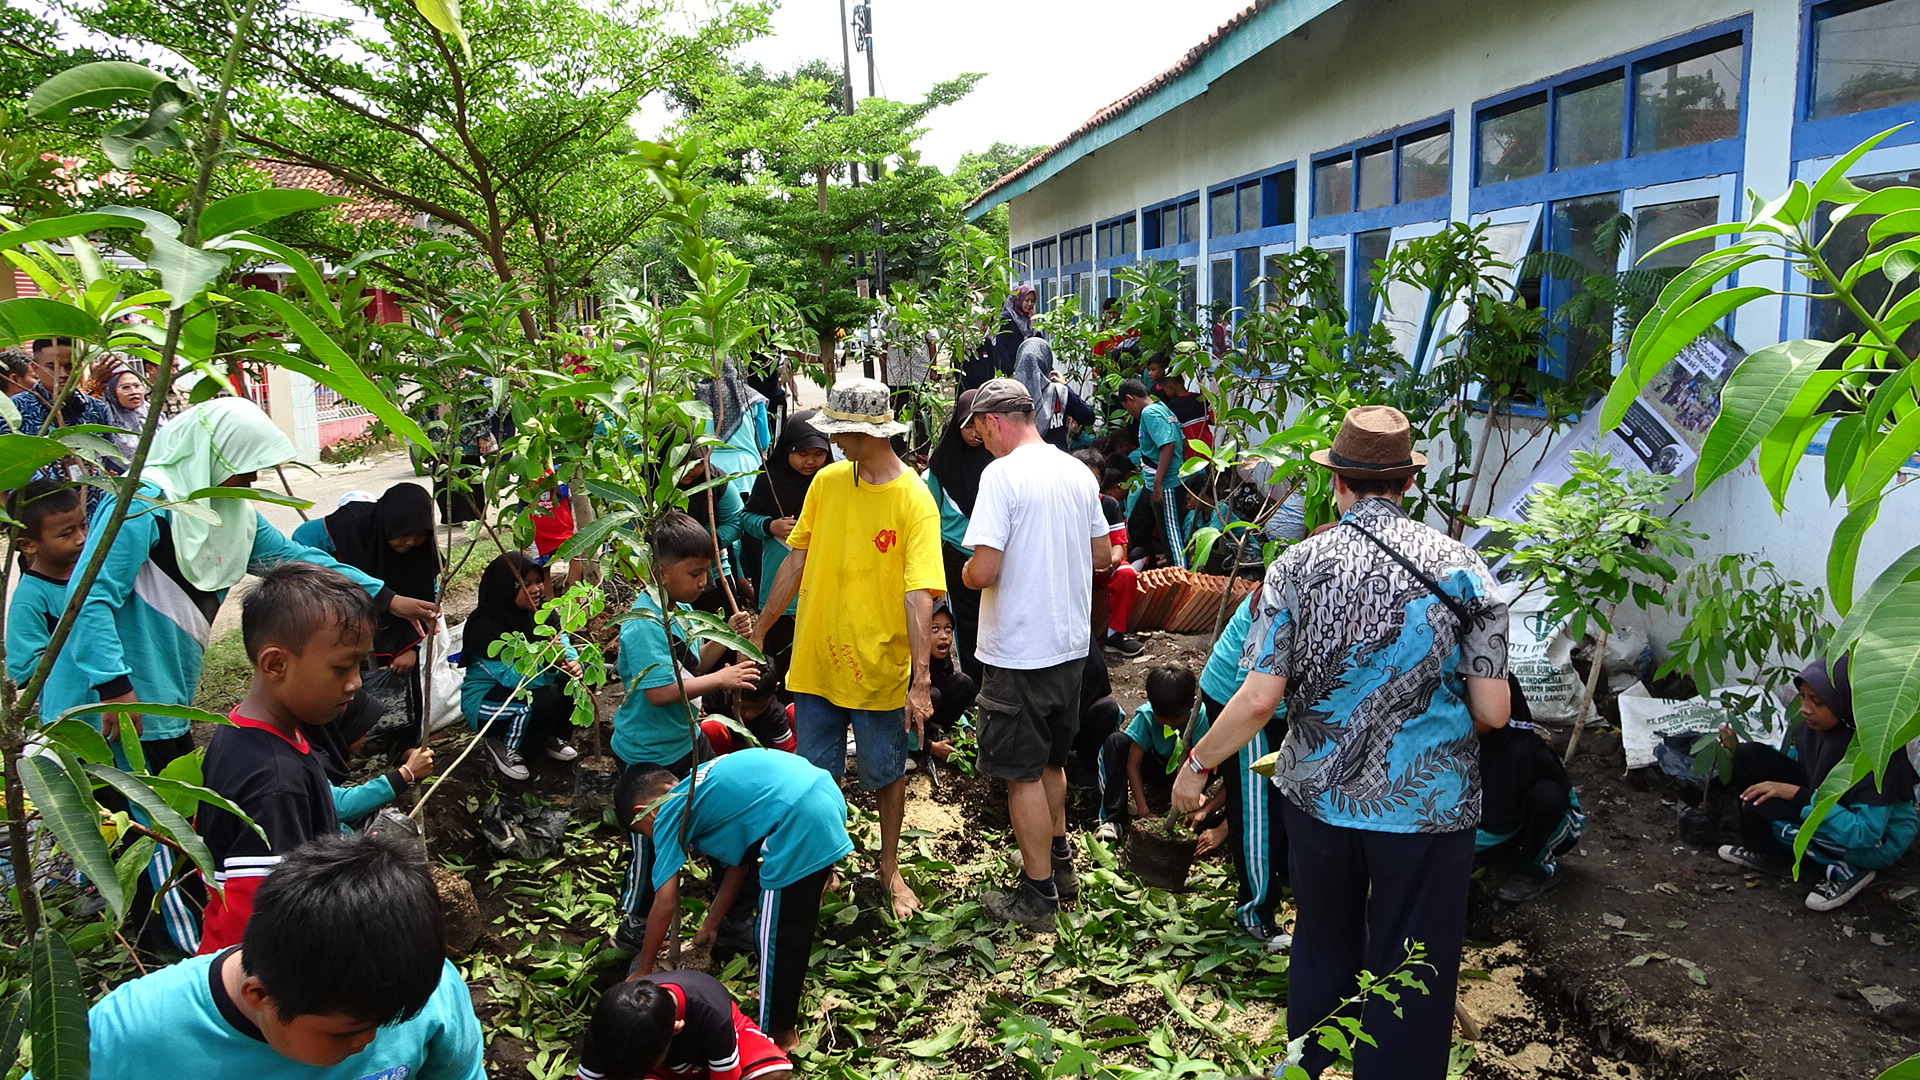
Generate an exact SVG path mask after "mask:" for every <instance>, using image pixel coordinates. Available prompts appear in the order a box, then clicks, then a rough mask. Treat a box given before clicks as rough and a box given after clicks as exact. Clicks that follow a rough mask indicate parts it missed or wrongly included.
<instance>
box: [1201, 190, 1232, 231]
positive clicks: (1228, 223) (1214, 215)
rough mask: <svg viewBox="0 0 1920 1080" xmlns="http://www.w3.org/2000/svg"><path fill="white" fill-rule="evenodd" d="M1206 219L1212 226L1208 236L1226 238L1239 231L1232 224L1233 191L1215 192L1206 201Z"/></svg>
mask: <svg viewBox="0 0 1920 1080" xmlns="http://www.w3.org/2000/svg"><path fill="white" fill-rule="evenodd" d="M1207 218H1208V220H1209V221H1210V222H1211V223H1212V225H1213V231H1212V232H1211V233H1209V234H1208V235H1209V236H1226V235H1228V234H1229V233H1237V232H1239V231H1240V230H1239V229H1238V228H1237V227H1236V226H1235V225H1234V223H1233V189H1232V188H1227V189H1226V190H1224V191H1216V192H1214V193H1213V194H1212V196H1210V197H1209V198H1208V199H1207Z"/></svg>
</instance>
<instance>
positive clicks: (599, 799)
mask: <svg viewBox="0 0 1920 1080" xmlns="http://www.w3.org/2000/svg"><path fill="white" fill-rule="evenodd" d="M619 782H620V762H619V760H618V759H617V758H614V757H613V756H611V755H600V756H597V757H584V758H581V759H580V760H579V761H576V762H574V763H573V805H574V806H575V807H576V808H577V809H579V810H582V811H585V816H586V817H589V818H591V817H596V816H598V815H599V814H600V812H601V811H602V810H604V809H606V808H607V807H608V806H610V805H612V804H613V789H614V786H615V785H616V784H618V783H619Z"/></svg>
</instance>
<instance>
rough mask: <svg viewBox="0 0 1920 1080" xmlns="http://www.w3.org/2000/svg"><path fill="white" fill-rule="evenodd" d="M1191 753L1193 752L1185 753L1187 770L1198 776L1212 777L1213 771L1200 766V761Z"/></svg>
mask: <svg viewBox="0 0 1920 1080" xmlns="http://www.w3.org/2000/svg"><path fill="white" fill-rule="evenodd" d="M1193 753H1194V752H1193V751H1191V750H1189V751H1187V768H1188V769H1189V770H1191V771H1192V772H1194V773H1196V774H1198V775H1200V776H1211V775H1213V770H1212V769H1209V768H1207V767H1206V766H1205V765H1202V764H1200V759H1199V758H1197V757H1194V756H1193Z"/></svg>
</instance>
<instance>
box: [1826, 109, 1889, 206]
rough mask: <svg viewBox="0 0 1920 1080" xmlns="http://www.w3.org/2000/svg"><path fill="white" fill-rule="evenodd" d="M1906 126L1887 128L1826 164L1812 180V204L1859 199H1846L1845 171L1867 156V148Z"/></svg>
mask: <svg viewBox="0 0 1920 1080" xmlns="http://www.w3.org/2000/svg"><path fill="white" fill-rule="evenodd" d="M1906 126H1907V125H1905V124H1901V125H1900V126H1899V127H1891V128H1888V129H1887V130H1885V131H1883V132H1881V133H1880V134H1878V135H1875V136H1874V137H1873V138H1871V139H1868V140H1867V141H1866V142H1863V143H1861V144H1860V145H1859V146H1856V147H1854V148H1853V149H1851V150H1849V151H1847V152H1846V154H1845V155H1843V156H1842V157H1841V158H1840V160H1838V161H1836V162H1834V163H1833V164H1832V165H1829V166H1827V171H1826V172H1823V173H1821V174H1820V179H1818V180H1815V181H1814V182H1813V205H1815V206H1819V205H1820V204H1821V203H1823V202H1842V201H1851V202H1859V201H1860V200H1859V199H1850V200H1849V199H1846V198H1845V197H1844V193H1843V192H1842V190H1841V189H1842V186H1843V185H1845V184H1846V179H1847V173H1848V172H1849V171H1850V170H1851V169H1852V168H1853V167H1854V166H1855V165H1858V164H1859V163H1860V159H1861V158H1863V157H1866V156H1867V152H1868V151H1869V150H1872V149H1873V148H1874V147H1876V146H1878V145H1880V144H1881V143H1882V142H1883V141H1885V140H1886V138H1887V137H1888V136H1889V135H1892V134H1893V133H1894V132H1896V131H1899V130H1900V128H1903V127H1906ZM1848 186H1850V185H1848Z"/></svg>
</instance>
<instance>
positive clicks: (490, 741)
mask: <svg viewBox="0 0 1920 1080" xmlns="http://www.w3.org/2000/svg"><path fill="white" fill-rule="evenodd" d="M486 751H487V760H488V761H491V762H493V767H494V768H495V769H498V770H499V772H500V775H501V776H504V777H506V778H507V779H509V780H525V779H526V778H527V777H528V776H530V775H532V774H531V773H529V772H528V771H527V763H526V762H525V761H523V760H522V759H521V757H520V751H518V750H515V749H514V748H513V747H511V746H508V745H507V744H506V743H503V742H501V741H500V740H499V739H496V738H494V737H493V736H491V735H489V736H487V741H486Z"/></svg>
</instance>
